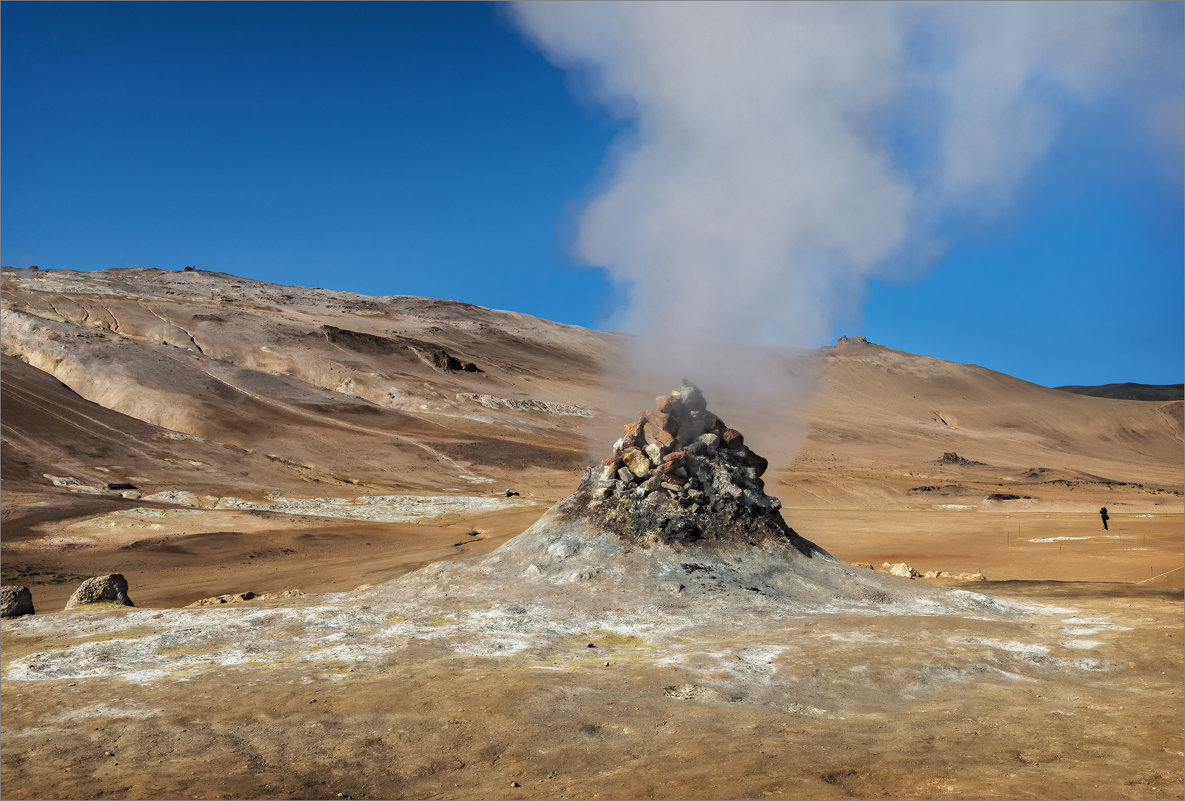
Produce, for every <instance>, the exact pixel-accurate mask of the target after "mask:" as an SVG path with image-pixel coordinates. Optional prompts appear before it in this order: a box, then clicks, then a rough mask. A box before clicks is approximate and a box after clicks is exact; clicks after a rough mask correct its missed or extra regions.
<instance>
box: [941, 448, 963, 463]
mask: <svg viewBox="0 0 1185 801" xmlns="http://www.w3.org/2000/svg"><path fill="white" fill-rule="evenodd" d="M942 463H943V464H967V460H966V459H964V458H963V457H962V456H959V454H957V453H955V452H954V451H947V452H946V453H944V454H942Z"/></svg>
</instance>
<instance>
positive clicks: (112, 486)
mask: <svg viewBox="0 0 1185 801" xmlns="http://www.w3.org/2000/svg"><path fill="white" fill-rule="evenodd" d="M107 489H109V490H134V489H140V488H139V487H137V486H136V485H135V484H129V483H127V482H126V481H108V482H107Z"/></svg>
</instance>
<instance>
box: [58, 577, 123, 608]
mask: <svg viewBox="0 0 1185 801" xmlns="http://www.w3.org/2000/svg"><path fill="white" fill-rule="evenodd" d="M93 604H119V605H121V606H135V604H134V603H132V599H131V598H129V597H128V581H127V579H125V578H124V577H123V576H122V575H120V574H119V573H112V574H110V575H107V576H96V577H95V578H89V579H87V580H86V581H84V582H82V584H81V585H79V587H78V589H76V590H75V591H74V594H73V595H71V596H70V600H69V601H67V602H66V609H67V610H70V609H75V608H77V607H80V606H90V605H93Z"/></svg>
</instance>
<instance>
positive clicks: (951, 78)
mask: <svg viewBox="0 0 1185 801" xmlns="http://www.w3.org/2000/svg"><path fill="white" fill-rule="evenodd" d="M513 13H514V16H515V19H516V21H517V22H518V24H519V26H520V27H521V28H522V29H523V30H524V31H525V32H526V33H527V34H528V36H529V37H530V38H531V39H532V40H534V41H535V42H536V43H537V44H538V45H539V46H540V48H541V49H542V50H543V52H544V53H545V54H546V55H547V56H548V57H549V58H550V59H551V60H552V61H553V62H555V63H557V64H559V65H561V66H564V67H566V68H570V69H572V70H573V71H574V72H575V74H576V75H577V76H579V77H580V78H581V79H582V80H583V81H584V84H583V85H584V87H585V88H586V89H587V90H589V91H590V92H591V93H592V95H593V97H594V98H595V99H596V100H598V101H600V102H603V103H606V104H608V105H609V106H610V107H611V108H612V109H613V110H614V111H615V112H616V113H617V114H619V115H620V116H621V117H623V118H625V119H626V120H627V121H628V122H629V123H630V125H629V131H628V133H627V134H626V135H624V136H623V137H622V138H621V139H620V140H619V141H618V142H617V144H616V147H615V150H614V152H613V155H612V161H611V164H610V165H609V166H608V168H607V175H606V178H605V180H604V182H603V185H602V186H600V187H599V188H598V189H597V191H596V192H595V194H594V196H593V197H592V199H591V201H590V202H589V203H588V205H587V207H586V208H585V209H584V212H583V214H582V216H581V219H580V224H579V230H578V235H577V240H576V243H575V245H576V250H577V253H578V255H579V256H580V257H581V258H582V259H583V260H585V261H587V262H588V263H589V264H592V265H596V266H600V267H604V268H605V269H607V270H608V271H609V274H610V276H611V278H612V280H613V281H614V282H615V284H616V285H617V287H618V288H619V290H620V291H621V292H622V295H623V297H624V299H625V301H626V302H625V305H624V307H623V308H622V309H621V310H620V312H619V314H618V315H617V317H616V318H615V319H614V320H613V321H612V323H613V324H614V325H616V326H619V327H621V328H623V329H624V330H626V331H629V332H631V333H633V334H636V335H638V337H639V340H638V341H639V342H640V343H641V347H638V348H634V349H633V350H632V353H631V358H633V359H634V360H635V362H634V363H633V364H632V375H633V376H634V377H633V378H627V380H625V381H624V384H626V385H629V386H636V385H638V384H639V383H641V382H642V381H643V380H644V382H645V384H646V386H645V390H644V393H643V394H645V393H649V394H650V395H653V394H654V391H655V389H662V388H664V387H666V386H667V385H669V384H672V383H676V382H677V381H678V378H679V377H680V376H681V375H683V374H686V375H687V376H688V377H689V378H692V379H693V380H696V381H699V382H700V383H701V385H703V386H704V388H705V390H706V391H708V392H709V393H710V394H709V398H710V399H712V400H713V401H715V400H716V399H717V398H718V397H720V396H721V395H723V396H724V398H726V399H727V400H728V401H730V402H732V403H733V404H734V405H736V406H737V408H738V411H739V412H740V413H741V414H742V416H744V413H745V412H746V411H753V410H754V409H756V408H758V407H760V406H762V405H763V404H764V405H765V406H766V407H767V409H768V406H769V404H770V403H772V402H774V401H775V399H776V400H778V401H779V402H778V404H777V406H778V409H777V412H778V414H779V415H782V414H785V413H786V411H787V407H788V405H790V404H789V403H788V401H789V402H793V401H798V400H801V398H802V396H803V394H804V392H805V391H806V387H805V386H804V385H803V383H802V374H801V370H799V371H797V373H796V374H795V375H792V374H791V373H794V372H795V371H792V370H790V369H789V368H788V367H787V366H786V365H782V364H778V365H771V363H770V361H769V353H768V352H766V351H764V350H763V349H761V348H753V347H751V346H752V345H753V344H769V345H774V344H777V345H782V346H791V347H798V348H806V347H814V346H817V345H819V344H822V343H823V342H825V341H827V340H828V339H829V338H830V337H831V336H832V334H833V332H832V330H831V329H832V326H833V325H834V324H835V321H836V320H837V319H838V318H840V317H842V316H843V315H848V314H850V313H851V312H852V311H853V310H854V309H855V308H856V307H857V306H858V303H859V300H860V299H861V297H862V293H863V289H864V285H865V280H866V279H867V278H868V277H870V276H873V275H877V274H886V273H897V274H906V275H908V274H911V273H913V272H915V271H918V270H920V269H921V268H924V267H925V266H926V264H927V262H929V261H932V260H933V259H934V258H935V257H936V256H937V255H939V254H940V253H941V250H942V244H943V239H944V237H946V236H948V235H950V234H951V233H952V232H954V233H957V232H958V230H960V229H962V228H964V227H966V226H968V225H974V224H976V223H977V222H980V221H982V220H984V219H985V218H990V217H991V216H993V215H995V214H998V213H999V212H1001V211H1002V210H1004V209H1005V208H1006V207H1007V204H1008V203H1009V201H1010V198H1011V197H1012V196H1013V193H1014V191H1015V190H1016V188H1017V186H1018V184H1019V183H1020V182H1021V180H1022V178H1023V177H1024V176H1025V174H1026V172H1027V171H1028V169H1029V168H1030V167H1031V166H1032V165H1033V164H1034V163H1035V162H1036V161H1037V160H1038V159H1039V158H1040V157H1041V156H1042V155H1043V154H1044V153H1045V152H1046V150H1047V149H1048V148H1049V146H1050V144H1051V142H1052V141H1053V139H1054V137H1055V135H1056V133H1057V130H1058V124H1059V120H1060V119H1061V118H1063V117H1064V116H1065V115H1066V114H1067V113H1068V112H1070V111H1072V110H1074V109H1075V108H1081V107H1083V106H1085V105H1086V104H1091V103H1103V102H1106V103H1107V107H1108V109H1111V108H1115V109H1116V110H1117V113H1122V114H1125V115H1127V117H1128V118H1129V119H1130V122H1131V126H1132V128H1133V130H1137V131H1145V132H1153V133H1157V132H1158V133H1159V137H1160V138H1159V140H1158V143H1154V144H1158V146H1159V147H1161V148H1163V150H1162V152H1161V153H1160V156H1161V158H1162V159H1167V160H1168V161H1169V165H1168V166H1169V169H1171V170H1178V171H1179V169H1180V159H1181V156H1180V141H1181V136H1182V132H1183V128H1185V123H1183V122H1182V120H1183V116H1185V112H1183V110H1182V89H1181V72H1182V64H1181V59H1182V56H1181V41H1180V39H1181V37H1180V33H1181V32H1180V30H1176V28H1177V27H1179V26H1174V25H1173V24H1169V25H1165V24H1164V19H1165V16H1164V14H1165V12H1164V9H1163V8H1159V9H1158V8H1157V7H1156V5H1155V4H1134V3H1117V4H1111V3H1086V4H1073V3H1038V4H1020V3H986V4H977V3H954V4H916V5H915V4H886V3H808V2H796V3H766V2H756V3H750V2H730V3H710V2H694V3H673V2H663V3H657V2H656V3H647V2H636V3H635V2H597V3H583V2H579V3H571V2H564V3H542V2H538V3H536V2H530V3H518V4H516V5H515V7H514V11H513ZM1168 76H1171V77H1168ZM639 376H644V377H645V379H641V378H638V377H639ZM741 407H747V408H741ZM623 411H624V413H627V414H628V413H633V412H635V411H636V409H628V410H623ZM771 455H773V454H771Z"/></svg>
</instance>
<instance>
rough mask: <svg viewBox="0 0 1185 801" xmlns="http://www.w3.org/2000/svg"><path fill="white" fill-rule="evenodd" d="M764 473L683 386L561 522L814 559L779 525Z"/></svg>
mask: <svg viewBox="0 0 1185 801" xmlns="http://www.w3.org/2000/svg"><path fill="white" fill-rule="evenodd" d="M767 467H768V462H767V461H766V459H765V458H763V457H762V456H759V455H758V454H757V453H755V452H754V451H753V450H752V449H751V448H749V446H747V445H746V444H745V438H744V436H743V435H742V434H741V433H740V432H739V431H737V430H735V429H733V428H730V427H729V426H728V425H727V424H725V422H724V421H723V420H722V419H720V418H719V417H717V416H716V415H715V414H713V413H712V412H711V411H709V410H708V405H707V402H706V401H705V399H704V395H703V393H702V392H701V391H700V390H699V388H698V387H696V386H695V385H694V384H692V383H690V382H688V381H686V380H684V383H683V386H681V387H679V388H678V389H676V390H675V391H673V392H671V393H670V394H669V395H663V396H661V397H659V398H657V399H656V402H655V408H654V409H648V410H646V411H644V412H643V413H642V415H641V417H640V418H639V419H638V420H637V421H635V422H632V423H630V424H628V425H626V426H625V429H624V430H623V431H622V436H621V439H619V440H617V442H615V443H614V444H613V454H612V455H611V456H609V457H608V458H607V459H604V460H603V461H602V462H601V466H600V467H599V468H592V469H590V470H589V471H588V472H586V473H585V475H584V478H583V480H582V481H581V484H580V486H579V488H578V489H577V491H576V493H575V494H574V495H573V496H572V497H570V498H569V499H567V500H566V501H565V502H564V503H563V504H562V505H561V510H560V511H561V518H562V519H571V518H574V517H581V518H584V519H586V520H589V521H593V522H596V523H598V524H600V525H601V526H602V527H604V528H606V529H608V530H610V531H612V532H614V533H616V534H617V535H619V536H620V537H622V538H624V539H627V540H630V541H642V542H646V543H648V544H654V543H658V542H662V543H669V544H674V543H684V544H688V543H696V542H711V541H715V542H720V543H737V544H746V545H756V544H757V543H758V542H766V541H768V540H771V539H772V540H777V541H782V542H787V543H794V544H795V545H797V546H798V547H799V548H800V549H801V550H802V551H803V552H804V553H806V552H809V550H810V549H813V548H814V546H812V545H811V544H810V543H808V542H806V541H805V540H803V539H802V538H801V537H798V535H797V534H795V533H794V531H793V530H792V529H791V528H790V527H789V526H788V525H786V522H785V521H784V520H783V519H782V515H781V514H780V511H779V510H780V509H781V507H782V503H781V501H779V500H778V499H777V498H774V497H772V496H769V495H766V494H765V484H764V482H763V481H762V479H761V476H762V474H764V473H765V470H766V468H767Z"/></svg>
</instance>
